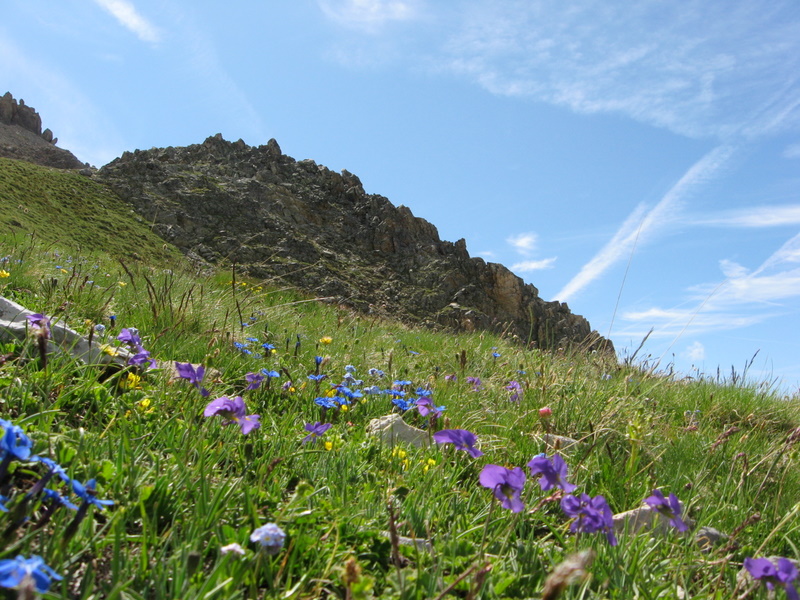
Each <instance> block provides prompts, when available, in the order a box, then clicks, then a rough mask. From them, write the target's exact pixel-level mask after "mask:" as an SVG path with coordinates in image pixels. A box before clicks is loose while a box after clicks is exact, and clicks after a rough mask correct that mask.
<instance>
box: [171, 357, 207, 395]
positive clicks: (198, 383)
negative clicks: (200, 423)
mask: <svg viewBox="0 0 800 600" xmlns="http://www.w3.org/2000/svg"><path fill="white" fill-rule="evenodd" d="M175 371H177V373H178V377H180V378H181V379H188V380H189V383H191V384H192V385H193V386H194V387H196V388H197V389H198V390H200V395H201V396H203V397H204V398H205V397H206V396H210V395H211V392H209V391H208V390H207V389H206V388H204V387H203V386H202V382H203V377H204V376H205V374H206V369H205V367H204V366H203V365H197V368H195V367H194V365H193V364H192V363H179V362H176V363H175Z"/></svg>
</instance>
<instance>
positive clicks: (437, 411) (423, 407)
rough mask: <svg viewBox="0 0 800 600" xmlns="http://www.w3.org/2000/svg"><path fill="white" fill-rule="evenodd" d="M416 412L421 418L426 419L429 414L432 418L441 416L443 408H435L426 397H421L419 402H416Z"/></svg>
mask: <svg viewBox="0 0 800 600" xmlns="http://www.w3.org/2000/svg"><path fill="white" fill-rule="evenodd" d="M417 410H418V411H419V414H420V415H422V416H423V417H427V416H428V415H429V414H432V416H434V417H438V416H439V415H441V414H442V411H443V410H444V406H436V405H435V404H434V403H433V402H431V399H430V398H429V397H428V396H422V397H421V398H420V399H419V400H417Z"/></svg>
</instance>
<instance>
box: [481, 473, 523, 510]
mask: <svg viewBox="0 0 800 600" xmlns="http://www.w3.org/2000/svg"><path fill="white" fill-rule="evenodd" d="M478 481H480V484H481V485H482V486H483V487H486V488H489V489H490V490H492V491H493V492H494V497H495V498H497V499H498V500H500V504H501V505H502V506H503V508H507V509H509V510H510V511H511V512H515V513H518V512H522V509H524V508H525V505H524V504H523V503H522V498H520V494H521V493H522V488H523V487H524V485H525V472H524V471H523V470H522V469H520V468H519V467H514V468H513V469H507V468H505V467H501V466H500V465H486V466H485V467H483V470H482V471H481V474H480V477H479V478H478Z"/></svg>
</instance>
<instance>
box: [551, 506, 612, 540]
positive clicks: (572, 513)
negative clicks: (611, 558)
mask: <svg viewBox="0 0 800 600" xmlns="http://www.w3.org/2000/svg"><path fill="white" fill-rule="evenodd" d="M561 510H563V511H564V513H566V515H567V516H568V517H573V518H574V519H575V521H573V523H572V525H570V528H569V530H570V531H571V532H573V533H595V532H600V533H605V534H606V538H607V539H608V543H609V544H610V545H612V546H616V545H617V537H616V536H615V535H614V513H612V512H611V509H610V508H609V506H608V503H607V502H606V499H605V498H604V497H603V496H595V497H594V498H591V497H590V496H589V495H587V494H581V495H580V497H578V498H576V497H575V496H573V495H571V494H570V495H568V496H564V497H563V498H562V499H561Z"/></svg>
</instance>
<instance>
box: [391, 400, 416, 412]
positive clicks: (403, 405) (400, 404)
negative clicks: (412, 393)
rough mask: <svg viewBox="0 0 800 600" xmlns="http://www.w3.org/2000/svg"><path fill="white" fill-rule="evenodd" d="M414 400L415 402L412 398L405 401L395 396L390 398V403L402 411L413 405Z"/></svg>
mask: <svg viewBox="0 0 800 600" xmlns="http://www.w3.org/2000/svg"><path fill="white" fill-rule="evenodd" d="M414 402H415V401H414V400H410V401H405V400H403V399H402V398H395V399H394V400H392V404H394V405H395V406H396V407H397V408H399V409H400V410H402V411H406V410H408V409H409V408H411V407H412V406H414Z"/></svg>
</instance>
